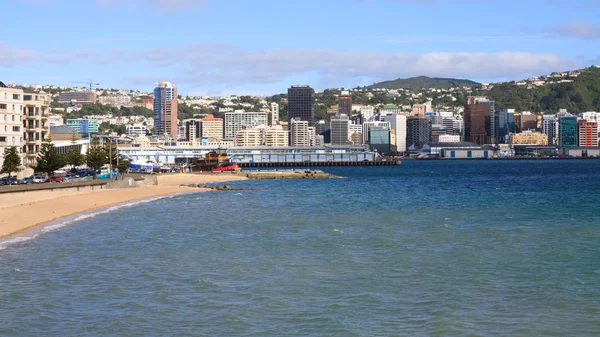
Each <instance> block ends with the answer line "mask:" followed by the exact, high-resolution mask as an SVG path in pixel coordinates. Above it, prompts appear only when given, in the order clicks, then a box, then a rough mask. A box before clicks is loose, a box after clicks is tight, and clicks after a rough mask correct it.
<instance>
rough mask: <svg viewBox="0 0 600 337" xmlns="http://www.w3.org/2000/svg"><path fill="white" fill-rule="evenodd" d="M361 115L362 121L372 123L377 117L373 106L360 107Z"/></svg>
mask: <svg viewBox="0 0 600 337" xmlns="http://www.w3.org/2000/svg"><path fill="white" fill-rule="evenodd" d="M360 115H361V116H362V121H363V123H364V122H371V119H372V118H373V116H374V115H375V110H374V109H373V106H372V105H363V106H361V107H360Z"/></svg>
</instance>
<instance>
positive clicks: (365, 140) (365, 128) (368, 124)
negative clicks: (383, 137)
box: [362, 121, 396, 146]
mask: <svg viewBox="0 0 600 337" xmlns="http://www.w3.org/2000/svg"><path fill="white" fill-rule="evenodd" d="M372 127H382V128H387V129H388V130H391V124H390V122H386V121H372V122H364V123H363V124H362V136H363V144H368V143H369V129H370V128H372ZM390 141H391V139H390ZM391 144H393V145H394V146H395V145H396V142H395V141H394V142H392V143H391Z"/></svg>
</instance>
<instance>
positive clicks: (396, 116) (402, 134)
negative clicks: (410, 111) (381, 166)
mask: <svg viewBox="0 0 600 337" xmlns="http://www.w3.org/2000/svg"><path fill="white" fill-rule="evenodd" d="M385 110H386V111H390V110H395V109H385ZM396 111H398V112H392V113H388V114H386V115H383V114H382V115H380V121H382V122H389V123H390V128H391V130H392V131H393V132H394V135H395V137H396V143H395V144H393V145H395V146H396V151H398V152H400V153H402V152H406V150H407V149H408V146H407V144H406V116H405V115H404V114H403V113H401V112H399V108H398V110H396Z"/></svg>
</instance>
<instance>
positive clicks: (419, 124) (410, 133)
mask: <svg viewBox="0 0 600 337" xmlns="http://www.w3.org/2000/svg"><path fill="white" fill-rule="evenodd" d="M430 142H431V121H430V120H429V118H426V117H423V116H413V117H409V118H408V119H407V120H406V145H407V146H408V147H411V146H415V147H416V148H421V147H422V146H423V145H424V144H427V143H430Z"/></svg>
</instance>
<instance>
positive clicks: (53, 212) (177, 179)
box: [0, 174, 245, 238]
mask: <svg viewBox="0 0 600 337" xmlns="http://www.w3.org/2000/svg"><path fill="white" fill-rule="evenodd" d="M243 179H245V178H244V177H241V176H237V175H228V174H222V175H221V174H215V175H197V174H170V175H161V176H158V185H155V186H145V187H137V188H124V189H98V190H85V191H73V190H55V191H32V192H24V193H23V192H22V193H7V194H0V238H2V237H6V236H9V235H11V234H15V233H18V232H22V231H26V230H29V229H32V228H34V227H36V226H39V225H42V224H45V223H48V222H52V221H56V220H58V219H61V218H64V217H68V216H72V215H75V214H78V213H82V212H87V211H92V210H95V209H100V208H105V207H109V206H112V205H116V204H121V203H125V202H130V201H134V200H141V199H146V198H151V197H159V196H165V195H170V194H176V193H192V192H200V191H206V190H203V189H199V188H190V187H186V186H180V185H181V184H192V183H214V182H225V181H234V180H243Z"/></svg>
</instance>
